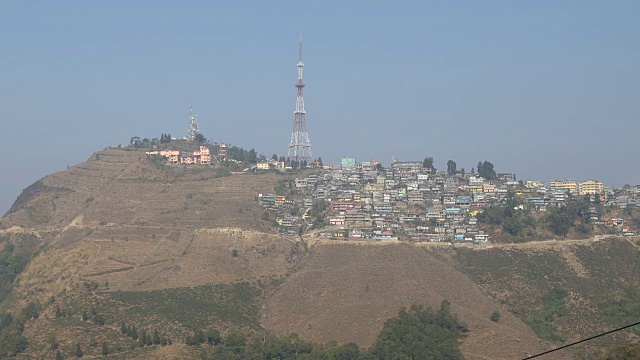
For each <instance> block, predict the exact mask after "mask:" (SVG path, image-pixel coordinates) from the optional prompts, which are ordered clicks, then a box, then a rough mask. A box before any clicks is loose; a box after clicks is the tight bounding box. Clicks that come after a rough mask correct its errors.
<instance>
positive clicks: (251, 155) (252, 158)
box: [247, 148, 258, 164]
mask: <svg viewBox="0 0 640 360" xmlns="http://www.w3.org/2000/svg"><path fill="white" fill-rule="evenodd" d="M247 161H248V162H250V163H252V164H255V163H256V162H257V161H258V154H257V153H256V150H255V149H253V148H252V149H251V150H249V152H248V153H247Z"/></svg>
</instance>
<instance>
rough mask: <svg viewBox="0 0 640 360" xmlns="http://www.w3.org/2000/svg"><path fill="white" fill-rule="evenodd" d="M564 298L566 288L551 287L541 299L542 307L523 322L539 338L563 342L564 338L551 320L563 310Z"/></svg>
mask: <svg viewBox="0 0 640 360" xmlns="http://www.w3.org/2000/svg"><path fill="white" fill-rule="evenodd" d="M566 298H567V291H566V290H563V289H553V290H551V292H550V293H549V294H547V295H546V296H545V297H544V298H543V299H542V301H543V303H544V308H543V309H542V310H540V311H537V312H535V313H533V314H532V315H530V316H527V317H526V318H525V322H526V323H527V324H529V326H531V327H532V328H533V330H534V331H535V332H536V334H538V336H539V337H540V338H541V339H545V340H548V341H552V342H558V341H561V342H564V341H565V340H566V339H564V338H563V337H562V336H560V335H558V332H557V329H556V328H555V327H554V326H553V321H554V320H555V319H556V318H557V317H560V316H562V315H563V314H564V312H565V307H566Z"/></svg>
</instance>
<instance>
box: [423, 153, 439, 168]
mask: <svg viewBox="0 0 640 360" xmlns="http://www.w3.org/2000/svg"><path fill="white" fill-rule="evenodd" d="M422 167H423V168H430V169H433V171H436V168H435V167H434V166H433V157H431V156H427V157H426V158H424V160H422Z"/></svg>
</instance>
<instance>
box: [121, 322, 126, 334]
mask: <svg viewBox="0 0 640 360" xmlns="http://www.w3.org/2000/svg"><path fill="white" fill-rule="evenodd" d="M120 332H121V333H123V334H126V333H127V325H125V324H124V321H123V322H122V325H120Z"/></svg>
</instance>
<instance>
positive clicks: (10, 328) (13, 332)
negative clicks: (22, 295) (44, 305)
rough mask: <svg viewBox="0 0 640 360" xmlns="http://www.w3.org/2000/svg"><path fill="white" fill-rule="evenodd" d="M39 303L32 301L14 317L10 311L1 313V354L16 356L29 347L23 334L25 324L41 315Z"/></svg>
mask: <svg viewBox="0 0 640 360" xmlns="http://www.w3.org/2000/svg"><path fill="white" fill-rule="evenodd" d="M39 315H40V314H39V312H38V305H37V304H35V303H33V302H30V303H29V304H28V305H27V306H26V307H25V308H24V309H22V312H21V313H20V315H19V316H18V317H16V318H14V317H13V316H12V315H11V314H10V313H5V312H2V313H0V354H2V357H3V358H4V356H15V355H17V354H18V353H20V352H22V351H24V349H26V347H27V339H26V338H25V337H24V336H22V332H23V331H24V324H25V323H26V322H27V321H28V320H30V319H34V318H37V317H38V316H39Z"/></svg>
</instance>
